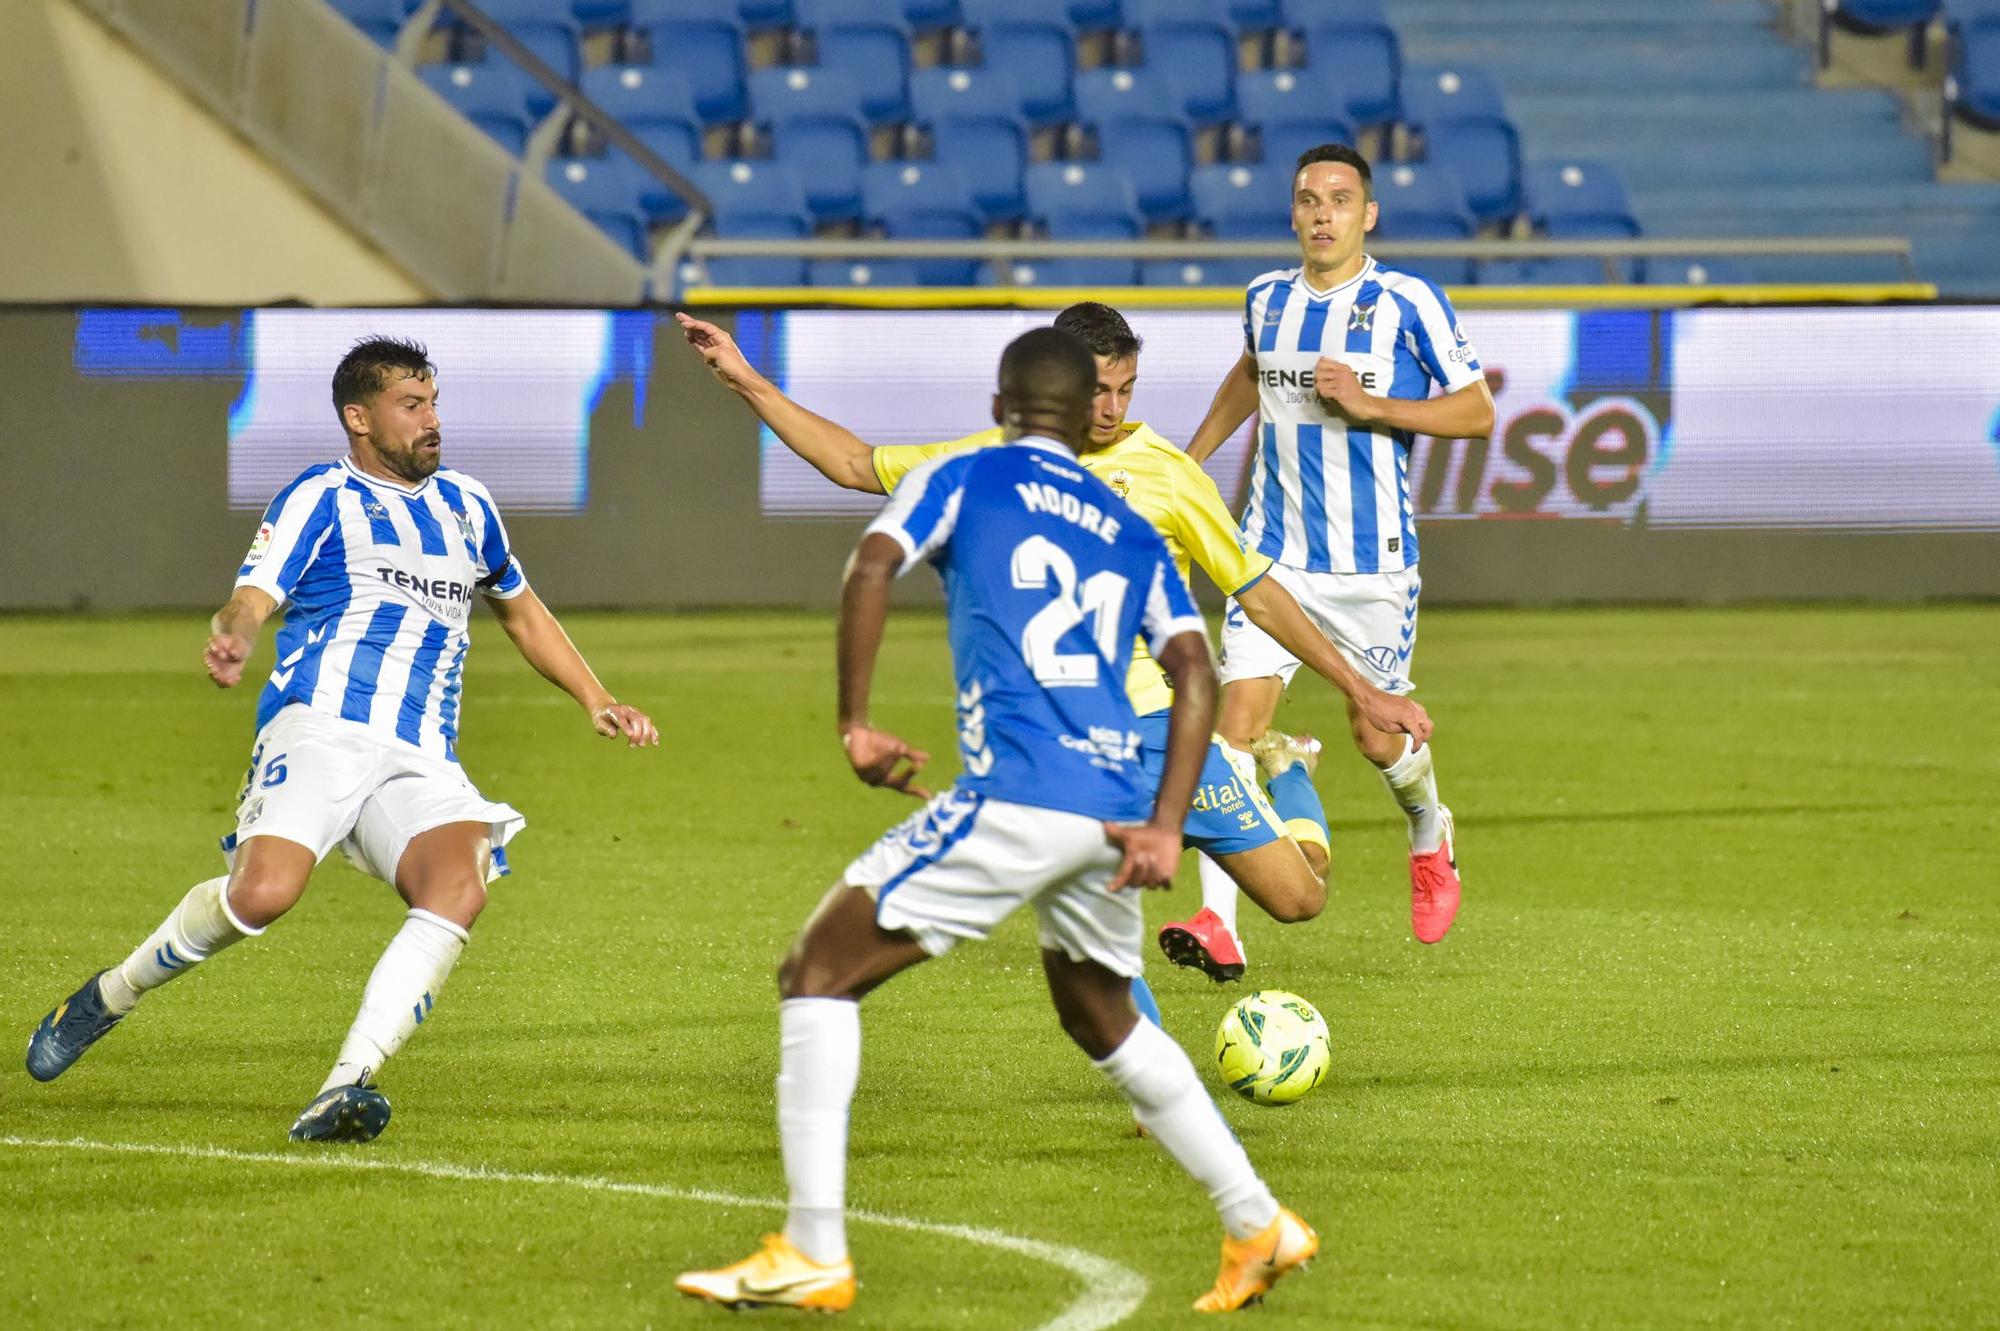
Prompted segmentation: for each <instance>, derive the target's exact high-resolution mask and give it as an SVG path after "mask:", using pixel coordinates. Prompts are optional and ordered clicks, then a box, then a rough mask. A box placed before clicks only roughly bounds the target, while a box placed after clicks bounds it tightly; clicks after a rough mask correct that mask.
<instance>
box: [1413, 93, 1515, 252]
mask: <svg viewBox="0 0 2000 1331" xmlns="http://www.w3.org/2000/svg"><path fill="white" fill-rule="evenodd" d="M1402 98H1403V120H1404V122H1405V123H1407V124H1408V125H1410V127H1411V128H1413V129H1416V130H1419V131H1421V132H1422V134H1423V136H1424V160H1426V161H1430V162H1437V163H1439V164H1441V165H1444V166H1448V167H1450V168H1451V169H1452V171H1453V172H1454V173H1455V174H1456V175H1457V176H1458V178H1459V182H1460V184H1462V185H1463V186H1464V187H1465V195H1466V200H1467V202H1468V203H1470V204H1471V205H1472V211H1473V213H1474V215H1475V216H1477V217H1478V218H1479V220H1480V221H1482V222H1500V221H1504V220H1506V219H1507V218H1510V217H1512V216H1514V214H1516V213H1517V212H1519V211H1520V208H1521V136H1520V134H1519V133H1518V132H1517V131H1516V130H1515V128H1514V125H1513V122H1512V121H1510V120H1509V119H1508V118H1507V111H1506V108H1505V106H1504V105H1503V104H1502V102H1501V100H1500V85H1499V84H1498V83H1497V82H1495V81H1494V79H1493V76H1492V75H1491V74H1489V73H1487V72H1486V71H1485V70H1483V69H1479V68H1476V67H1474V66H1470V65H1452V66H1444V65H1427V66H1421V67H1419V66H1414V65H1413V66H1411V67H1410V68H1409V69H1408V70H1407V71H1405V74H1404V78H1403V88H1402Z"/></svg>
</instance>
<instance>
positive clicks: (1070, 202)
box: [1015, 162, 1145, 286]
mask: <svg viewBox="0 0 2000 1331" xmlns="http://www.w3.org/2000/svg"><path fill="white" fill-rule="evenodd" d="M1028 215H1029V216H1030V217H1031V218H1033V219H1034V220H1035V222H1036V223H1037V224H1039V225H1040V227H1041V228H1042V230H1043V231H1044V232H1046V233H1047V234H1048V236H1049V238H1050V239H1051V240H1137V239H1138V238H1139V236H1140V234H1141V233H1142V232H1143V230H1144V229H1145V223H1144V222H1143V221H1142V219H1141V218H1140V216H1139V206H1138V201H1137V199H1136V198H1135V197H1134V196H1133V193H1132V182H1131V180H1130V179H1129V178H1128V177H1127V176H1126V175H1125V173H1124V172H1123V171H1121V170H1119V169H1118V168H1117V167H1115V166H1106V165H1104V164H1103V163H1085V162H1038V163H1036V164H1035V165H1034V166H1031V167H1029V168H1028ZM1023 269H1025V270H1027V271H1026V272H1025V275H1024V274H1023V273H1022V271H1021V270H1023ZM1015 280H1016V281H1022V282H1028V283H1035V284H1039V285H1042V286H1132V285H1133V284H1135V283H1136V282H1137V281H1138V280H1139V271H1138V264H1137V263H1136V262H1135V261H1134V260H1132V259H1115V258H1109V257H1102V258H1077V259H1036V260H1032V261H1030V262H1029V263H1026V264H1017V265H1016V279H1015Z"/></svg>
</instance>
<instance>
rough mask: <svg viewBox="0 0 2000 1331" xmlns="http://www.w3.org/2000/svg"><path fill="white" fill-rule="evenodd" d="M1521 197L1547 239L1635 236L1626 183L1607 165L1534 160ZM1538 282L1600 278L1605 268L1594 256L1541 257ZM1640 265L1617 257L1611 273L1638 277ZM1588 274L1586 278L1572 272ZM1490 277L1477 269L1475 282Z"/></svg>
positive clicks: (1640, 276) (1636, 230)
mask: <svg viewBox="0 0 2000 1331" xmlns="http://www.w3.org/2000/svg"><path fill="white" fill-rule="evenodd" d="M1521 193H1522V199H1523V202H1524V205H1525V207H1526V210H1527V214H1528V220H1529V221H1531V222H1532V223H1534V226H1535V229H1536V230H1537V231H1539V232H1541V233H1542V234H1543V235H1545V236H1548V237H1549V238H1550V239H1552V240H1618V239H1623V238H1625V237H1628V236H1636V235H1638V234H1639V221H1638V219H1637V218H1636V217H1634V216H1633V215H1632V204H1631V201H1630V200H1629V199H1628V198H1627V197H1626V194H1625V184H1624V182H1623V181H1621V180H1620V179H1619V178H1618V173H1617V171H1616V170H1614V169H1613V168H1612V167H1611V166H1610V164H1609V163H1606V162H1593V161H1586V160H1571V161H1563V162H1538V163H1536V164H1535V165H1533V166H1531V167H1529V168H1528V170H1527V173H1526V175H1525V177H1524V178H1523V181H1522V187H1521ZM1531 262H1532V263H1534V264H1536V265H1537V268H1536V273H1535V275H1534V276H1532V277H1530V278H1528V279H1527V280H1530V281H1537V282H1569V281H1586V282H1601V281H1604V280H1605V266H1604V263H1603V261H1602V260H1599V259H1583V258H1576V259H1541V260H1535V261H1531ZM1643 269H1644V265H1643V264H1641V263H1640V262H1639V261H1638V260H1636V259H1621V260H1618V261H1617V266H1616V271H1617V272H1618V274H1619V276H1621V277H1622V278H1623V279H1624V280H1625V281H1627V282H1636V281H1640V280H1643ZM1586 270H1587V271H1588V272H1589V274H1590V275H1589V276H1571V274H1573V273H1574V274H1582V273H1584V272H1585V271H1586ZM1488 280H1491V279H1490V278H1489V277H1488V276H1487V275H1486V269H1485V268H1482V269H1481V274H1480V281H1482V282H1484V281H1488Z"/></svg>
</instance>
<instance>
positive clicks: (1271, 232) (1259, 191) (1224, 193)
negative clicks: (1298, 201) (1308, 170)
mask: <svg viewBox="0 0 2000 1331" xmlns="http://www.w3.org/2000/svg"><path fill="white" fill-rule="evenodd" d="M1291 188H1292V173H1291V169H1290V168H1289V167H1287V166H1273V165H1272V164H1270V163H1268V162H1267V163H1265V164H1263V165H1262V166H1240V165H1239V166H1200V167H1196V168H1195V169H1194V171H1193V173H1192V174H1191V175H1190V176H1189V178H1188V192H1189V193H1190V194H1191V195H1192V196H1193V198H1194V215H1195V217H1196V218H1197V219H1198V220H1199V221H1201V222H1202V223H1203V224H1205V225H1206V226H1207V227H1208V229H1209V232H1210V233H1211V234H1212V235H1214V236H1215V237H1216V238H1217V239H1218V240H1279V239H1282V238H1284V237H1287V236H1289V235H1291V234H1292V212H1291V205H1290V203H1289V200H1290V198H1291ZM1269 266H1277V265H1275V264H1272V265H1267V267H1269Z"/></svg>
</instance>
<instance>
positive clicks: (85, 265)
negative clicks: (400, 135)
mask: <svg viewBox="0 0 2000 1331" xmlns="http://www.w3.org/2000/svg"><path fill="white" fill-rule="evenodd" d="M0 124H4V125H5V126H6V127H7V132H6V133H5V134H4V135H0V179H4V180H5V181H6V182H7V196H8V203H7V205H6V206H5V207H0V301H36V300H66V301H67V300H103V301H158V302H163V303H179V302H187V303H195V304H220V303H226V302H244V303H269V302H276V301H286V300H303V301H309V302H313V303H324V304H348V305H359V304H390V305H401V304H411V303H421V302H423V301H425V300H428V299H430V298H431V297H430V293H428V292H427V291H425V290H424V289H423V288H422V287H421V286H419V285H418V284H417V283H416V282H414V281H413V280H412V279H411V278H410V277H409V276H408V275H407V274H406V273H404V272H403V270H402V269H400V268H399V267H397V266H396V264H395V263H393V262H392V261H391V260H390V259H389V258H388V257H387V256H385V255H383V254H382V253H381V252H380V251H378V250H376V249H375V248H373V247H372V246H371V245H369V244H368V243H367V242H365V241H363V240H362V239H361V238H360V237H358V236H356V235H355V234H354V233H353V232H351V231H349V230H347V228H345V227H344V226H343V225H341V224H340V223H339V222H338V221H336V220H335V219H334V218H333V217H331V216H330V215H329V214H328V213H327V212H326V211H325V210H324V209H323V208H321V207H320V206H319V205H318V204H317V203H316V202H314V201H313V200H312V198H311V197H310V196H308V195H306V194H305V193H303V192H302V191H301V190H299V189H298V187H297V186H295V185H293V184H292V183H291V182H290V181H289V180H288V179H287V178H286V177H285V176H284V174H283V173H282V172H280V171H278V170H276V169H275V168H274V167H272V166H271V164H270V163H268V162H267V161H265V160H264V158H263V157H261V156H260V155H259V154H258V153H257V151H256V150H255V149H253V148H252V147H250V146H249V145H248V144H246V143H244V142H243V141H242V140H240V139H238V138H237V137H236V136H235V135H234V134H232V133H231V132H230V131H229V130H228V129H227V128H226V127H224V126H223V125H221V124H220V123H218V122H217V121H216V120H215V118H214V117H213V116H211V115H210V114H209V113H208V112H207V111H206V110H205V109H203V108H202V107H201V106H200V105H199V104H197V103H196V102H195V101H194V100H192V99H191V98H189V97H188V96H187V95H186V94H185V93H183V92H182V91H181V90H180V89H179V88H178V87H176V86H175V85H174V84H173V82H172V81H171V80H169V79H168V78H166V77H165V76H164V75H162V74H161V73H160V72H159V71H158V70H157V69H155V68H154V67H153V66H152V65H151V64H150V63H148V62H147V61H146V60H145V59H143V58H142V57H141V56H139V55H138V54H137V53H136V52H134V51H132V50H130V49H129V48H128V47H126V46H125V45H124V44H123V43H122V42H120V41H119V40H118V39H117V38H116V37H114V36H112V35H111V34H110V33H109V32H107V31H106V30H105V29H104V28H103V27H101V26H99V25H98V24H97V23H96V22H95V21H94V20H92V19H90V18H88V17H86V16H85V15H84V14H83V13H82V12H81V11H79V10H78V9H76V8H75V7H74V6H72V5H71V4H69V3H68V0H6V3H4V4H0Z"/></svg>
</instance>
